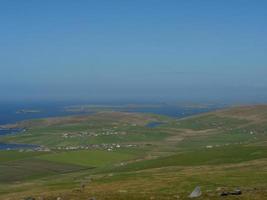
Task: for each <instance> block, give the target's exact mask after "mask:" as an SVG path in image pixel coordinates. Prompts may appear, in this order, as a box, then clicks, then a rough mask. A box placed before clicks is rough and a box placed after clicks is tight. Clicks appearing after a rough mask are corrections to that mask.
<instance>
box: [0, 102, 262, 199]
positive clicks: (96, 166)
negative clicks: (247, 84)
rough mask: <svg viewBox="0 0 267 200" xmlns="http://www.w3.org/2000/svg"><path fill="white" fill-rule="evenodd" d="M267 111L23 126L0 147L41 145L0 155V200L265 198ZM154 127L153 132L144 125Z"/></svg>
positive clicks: (105, 115) (108, 117)
mask: <svg viewBox="0 0 267 200" xmlns="http://www.w3.org/2000/svg"><path fill="white" fill-rule="evenodd" d="M266 113H267V106H263V105H262V106H247V107H237V108H231V109H227V110H221V111H216V112H211V113H207V114H202V115H199V116H193V117H190V118H185V119H174V118H168V117H165V116H157V115H144V114H135V113H131V114H129V113H120V112H99V113H96V114H93V115H89V116H75V117H63V118H52V119H42V120H33V121H27V122H21V123H18V124H16V125H13V126H15V127H25V128H26V131H25V132H24V133H21V134H16V135H8V136H2V137H1V138H0V142H15V143H27V144H37V145H41V146H40V147H39V148H37V149H35V150H23V151H22V150H20V151H19V150H16V151H0V170H1V173H0V199H15V200H16V199H21V198H25V197H28V196H32V197H35V198H37V197H42V198H44V199H56V198H57V197H61V198H62V199H66V200H70V199H73V200H75V199H77V200H78V199H79V200H80V199H89V198H92V197H95V198H96V199H110V200H113V199H114V200H115V199H116V200H117V199H127V200H128V199H129V200H131V199H187V198H188V195H189V194H190V192H191V191H192V190H193V189H194V188H195V187H196V186H200V187H201V188H202V192H203V195H202V196H201V197H199V199H211V200H213V199H214V200H215V199H221V197H220V193H221V192H222V191H224V190H225V191H233V190H235V189H236V188H239V189H241V190H242V195H240V196H228V197H226V199H256V200H257V199H258V200H261V199H264V197H265V196H267V182H266V180H267V147H266V141H267V126H266V124H267V115H266ZM151 122H159V125H158V126H155V127H153V128H152V127H149V126H146V125H147V124H149V123H151Z"/></svg>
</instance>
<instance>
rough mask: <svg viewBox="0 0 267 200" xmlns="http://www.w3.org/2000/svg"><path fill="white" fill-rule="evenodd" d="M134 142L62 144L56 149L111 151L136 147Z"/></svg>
mask: <svg viewBox="0 0 267 200" xmlns="http://www.w3.org/2000/svg"><path fill="white" fill-rule="evenodd" d="M136 146H137V145H135V144H115V143H112V144H91V145H79V146H64V147H57V148H56V149H57V150H86V149H99V150H107V151H113V150H115V149H119V148H131V147H136Z"/></svg>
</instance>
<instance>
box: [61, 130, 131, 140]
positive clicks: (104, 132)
mask: <svg viewBox="0 0 267 200" xmlns="http://www.w3.org/2000/svg"><path fill="white" fill-rule="evenodd" d="M125 134H126V132H124V131H121V132H118V131H114V130H112V129H103V130H101V131H99V132H94V131H80V132H70V133H63V134H62V137H63V138H74V137H88V136H90V137H98V136H103V135H105V136H107V135H125Z"/></svg>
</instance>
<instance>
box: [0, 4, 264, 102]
mask: <svg viewBox="0 0 267 200" xmlns="http://www.w3.org/2000/svg"><path fill="white" fill-rule="evenodd" d="M266 10H267V1H265V0H262V1H261V0H255V1H254V0H253V1H252V0H223V1H222V0H203V1H202V0H201V1H199V0H173V1H172V0H164V1H163V0H105V1H104V0H45V1H41V0H25V1H22V0H1V1H0V91H1V94H0V95H1V100H10V99H16V100H45V99H49V100H60V99H65V100H68V99H77V100H79V99H80V100H86V99H88V100H96V99H102V100H103V99H115V100H120V99H139V100H142V99H151V100H166V101H167V100H177V101H179V100H193V101H198V100H201V101H205V100H221V101H223V100H236V101H239V100H242V101H244V100H245V101H246V100H247V101H251V100H259V99H261V100H262V101H266V102H267V77H266V76H267V11H266Z"/></svg>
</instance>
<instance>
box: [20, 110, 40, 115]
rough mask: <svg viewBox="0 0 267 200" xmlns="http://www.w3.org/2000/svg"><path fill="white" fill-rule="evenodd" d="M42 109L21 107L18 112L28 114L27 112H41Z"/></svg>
mask: <svg viewBox="0 0 267 200" xmlns="http://www.w3.org/2000/svg"><path fill="white" fill-rule="evenodd" d="M40 112H41V111H40V110H35V109H21V110H18V111H17V112H16V113H17V114H27V113H40Z"/></svg>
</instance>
